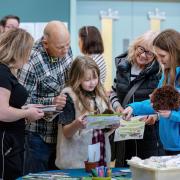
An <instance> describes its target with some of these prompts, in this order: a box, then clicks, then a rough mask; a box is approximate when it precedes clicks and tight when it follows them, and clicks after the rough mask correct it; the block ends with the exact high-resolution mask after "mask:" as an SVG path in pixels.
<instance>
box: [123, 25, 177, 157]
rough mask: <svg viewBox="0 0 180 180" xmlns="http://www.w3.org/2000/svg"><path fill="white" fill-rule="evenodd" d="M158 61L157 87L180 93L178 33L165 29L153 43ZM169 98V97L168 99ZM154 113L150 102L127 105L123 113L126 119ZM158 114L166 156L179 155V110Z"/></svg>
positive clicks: (162, 111)
mask: <svg viewBox="0 0 180 180" xmlns="http://www.w3.org/2000/svg"><path fill="white" fill-rule="evenodd" d="M153 46H154V50H155V53H156V54H157V58H158V61H159V62H160V64H161V65H162V69H163V76H162V78H161V80H160V82H159V85H158V87H162V86H164V85H172V86H174V87H175V88H176V89H177V90H178V91H179V92H180V33H179V32H177V31H175V30H172V29H167V30H165V31H162V32H161V33H160V34H159V35H158V36H157V37H156V38H155V39H154V41H153ZM169 98H171V97H169ZM152 113H155V111H154V109H153V108H152V105H151V103H150V100H145V101H142V102H136V103H132V104H129V106H128V107H127V108H126V109H125V110H124V111H123V114H124V115H125V117H126V119H129V118H130V116H131V115H132V114H133V115H143V114H152ZM158 114H159V133H160V138H161V141H162V143H163V146H164V149H165V151H166V154H167V155H175V154H179V153H180V108H179V110H177V111H176V110H171V111H169V110H161V111H158Z"/></svg>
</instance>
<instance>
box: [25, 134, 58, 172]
mask: <svg viewBox="0 0 180 180" xmlns="http://www.w3.org/2000/svg"><path fill="white" fill-rule="evenodd" d="M55 157H56V144H49V143H45V142H44V141H43V139H42V138H41V137H40V135H39V134H38V133H35V132H26V136H25V154H24V175H26V174H28V173H36V172H42V171H47V170H54V169H57V167H56V166H55Z"/></svg>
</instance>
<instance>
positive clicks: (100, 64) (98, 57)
mask: <svg viewBox="0 0 180 180" xmlns="http://www.w3.org/2000/svg"><path fill="white" fill-rule="evenodd" d="M90 57H91V58H93V60H94V61H95V62H96V64H97V65H98V67H99V70H100V80H101V83H102V84H104V82H105V80H106V62H105V59H104V57H103V55H102V54H91V55H90Z"/></svg>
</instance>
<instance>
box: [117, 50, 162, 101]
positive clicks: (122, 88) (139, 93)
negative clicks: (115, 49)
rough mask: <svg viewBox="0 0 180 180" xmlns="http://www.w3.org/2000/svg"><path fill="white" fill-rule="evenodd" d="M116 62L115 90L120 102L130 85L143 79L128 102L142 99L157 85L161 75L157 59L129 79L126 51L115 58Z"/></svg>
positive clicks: (129, 71) (129, 65)
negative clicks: (133, 77) (132, 78)
mask: <svg viewBox="0 0 180 180" xmlns="http://www.w3.org/2000/svg"><path fill="white" fill-rule="evenodd" d="M115 63H116V69H117V71H116V80H115V81H116V87H115V88H116V92H117V95H118V99H119V102H120V103H122V101H123V99H124V97H125V95H126V94H127V92H128V91H129V90H130V89H131V87H132V86H133V85H134V84H135V83H137V82H138V81H141V80H142V79H144V81H143V83H142V84H141V85H140V87H139V88H138V89H137V90H136V92H135V93H134V95H133V96H132V97H131V99H130V101H129V103H131V102H136V101H142V100H145V99H148V98H149V94H151V93H152V92H153V90H154V89H155V88H156V87H157V85H158V82H159V79H160V77H161V70H160V65H159V63H158V62H157V61H153V62H152V63H151V64H149V65H148V66H147V67H146V68H145V69H144V70H143V71H141V73H140V74H139V75H138V76H137V78H135V79H134V80H133V81H131V66H132V65H131V63H130V62H129V61H128V60H127V53H124V54H122V55H120V56H118V57H116V58H115Z"/></svg>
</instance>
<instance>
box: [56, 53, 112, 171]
mask: <svg viewBox="0 0 180 180" xmlns="http://www.w3.org/2000/svg"><path fill="white" fill-rule="evenodd" d="M69 79H70V80H69V83H68V87H66V88H65V89H64V90H63V91H62V93H64V94H66V95H67V101H66V106H65V108H64V109H63V112H62V113H61V114H60V120H61V123H62V125H59V128H58V141H57V157H56V166H57V167H58V168H83V167H84V161H85V160H87V157H88V145H90V144H95V143H98V142H99V143H100V153H101V158H100V161H99V165H106V163H108V162H109V161H110V144H109V138H108V137H109V134H110V133H111V131H110V132H109V131H105V130H101V129H100V130H93V129H85V127H86V123H87V122H86V119H85V116H86V115H88V114H99V113H103V112H104V111H105V110H106V109H110V108H111V106H110V104H109V102H108V99H107V97H106V93H105V90H104V88H103V86H102V84H101V83H100V72H99V68H98V66H97V64H96V63H95V61H94V60H93V59H92V58H90V57H88V56H78V57H77V58H76V59H75V61H74V62H73V64H72V67H71V69H70V73H69Z"/></svg>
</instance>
